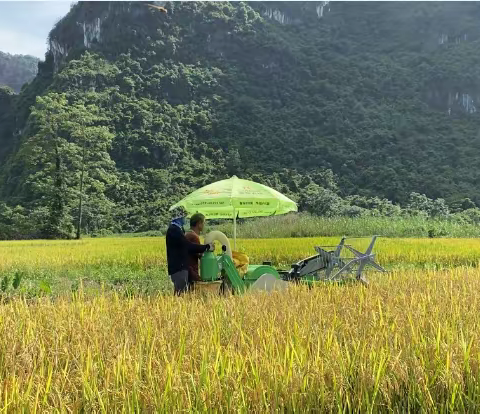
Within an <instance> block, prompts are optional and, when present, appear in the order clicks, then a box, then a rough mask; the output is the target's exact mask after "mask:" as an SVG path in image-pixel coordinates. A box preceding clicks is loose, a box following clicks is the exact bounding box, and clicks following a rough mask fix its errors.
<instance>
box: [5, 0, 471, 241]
mask: <svg viewBox="0 0 480 414" xmlns="http://www.w3.org/2000/svg"><path fill="white" fill-rule="evenodd" d="M152 6H155V7H152ZM479 21H480V5H479V3H476V2H465V3H462V2H425V3H424V2H331V3H328V2H264V3H262V2H251V3H249V2H231V3H230V2H181V3H180V2H150V3H148V2H80V3H78V4H76V5H75V6H73V7H72V9H71V11H70V12H69V13H68V15H66V16H65V17H64V18H63V19H62V20H61V21H60V22H58V23H57V25H56V26H55V27H54V28H53V29H52V31H51V33H50V35H49V44H50V48H49V52H48V53H47V55H46V57H45V61H44V62H41V63H40V64H39V72H38V74H37V76H36V78H35V79H34V80H33V82H32V83H31V84H29V85H28V86H27V87H25V88H24V90H23V91H22V93H21V94H20V95H19V96H13V95H11V94H10V93H8V91H6V90H0V107H2V108H6V109H4V110H3V111H2V112H1V113H0V117H1V120H0V140H1V141H0V161H1V163H0V165H1V167H0V173H1V184H0V185H1V188H0V197H1V199H2V200H3V201H4V203H5V204H4V205H3V207H2V208H3V212H0V221H2V220H3V222H4V223H6V224H5V226H7V225H9V224H10V225H11V223H13V222H15V223H17V225H16V227H17V230H16V231H18V232H23V233H25V232H34V233H35V232H39V234H42V235H53V236H59V235H70V234H72V233H73V231H74V225H75V223H76V222H77V214H78V204H79V193H80V188H81V184H80V183H81V181H82V180H81V177H82V176H83V177H84V180H83V186H82V191H84V192H85V200H84V203H83V221H82V228H83V230H84V231H91V230H92V229H95V230H98V229H110V230H115V231H139V230H148V229H155V228H159V226H161V225H163V223H164V220H165V212H166V210H167V208H168V206H169V205H171V204H172V203H173V202H174V201H176V200H178V199H179V198H180V197H181V196H183V195H185V194H186V193H187V192H188V191H190V190H192V189H194V188H197V187H198V186H201V185H204V184H206V183H209V182H211V181H213V180H217V179H222V178H225V177H227V176H230V175H232V174H236V175H238V176H241V177H244V178H252V179H254V180H258V181H262V182H264V183H266V184H268V185H271V186H274V187H276V188H277V189H278V190H280V191H282V192H284V193H286V194H288V195H289V196H291V197H292V198H295V199H296V200H298V201H299V204H300V208H301V209H307V210H311V211H314V212H316V213H319V214H332V213H333V212H339V211H352V210H351V207H352V206H353V207H356V209H355V208H354V209H353V211H355V212H356V213H355V214H357V213H358V211H360V210H361V209H362V208H375V209H376V210H382V211H383V210H385V211H393V210H394V209H393V206H392V204H391V203H389V202H387V201H386V200H383V201H382V200H381V199H384V198H386V199H389V200H391V201H393V202H394V203H399V204H401V205H404V206H405V205H407V204H408V205H412V203H415V202H416V201H415V200H417V201H418V196H416V195H413V196H412V195H411V193H412V192H416V193H421V194H426V196H428V197H431V198H445V199H446V201H447V203H448V204H449V205H450V207H452V206H456V207H455V208H458V206H461V205H465V206H468V207H471V206H473V205H474V204H473V203H472V201H469V200H467V201H465V200H464V199H465V198H467V197H468V198H469V199H471V200H473V202H475V203H477V204H479V203H480V190H479V187H478V182H479V178H480V168H479V167H480V154H479V151H478V150H479V148H480V135H479V131H480V129H479V127H480V117H479V114H478V112H477V106H478V105H479V100H480V87H479V86H480V84H479V83H480V76H478V73H477V72H479V71H480V66H479V65H478V61H479V59H480V53H479V48H480V25H479V24H478V22H479ZM355 194H356V195H358V196H354V195H355ZM372 197H375V198H372ZM412 197H413V198H412ZM415 197H417V199H416V198H415ZM412 200H413V201H412ZM462 200H463V201H462ZM439 203H440V204H441V205H442V206H443V204H442V203H443V202H439ZM440 204H439V205H440ZM372 206H373V207H372ZM442 208H443V207H442ZM442 208H440V210H442ZM349 209H350V210H349ZM392 209H393V210H392ZM349 214H350V213H349ZM352 214H353V213H352ZM24 218H25V219H24ZM33 222H34V223H35V225H34V227H35V228H34V229H33V230H32V223H33ZM18 223H20V224H18ZM22 225H23V226H24V227H23V228H22ZM19 228H20V230H18V229H19Z"/></svg>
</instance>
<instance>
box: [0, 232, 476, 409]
mask: <svg viewBox="0 0 480 414" xmlns="http://www.w3.org/2000/svg"><path fill="white" fill-rule="evenodd" d="M339 239H340V238H338V237H335V238H312V239H269V240H262V239H254V240H253V239H252V240H239V241H238V243H237V246H238V247H239V250H242V251H245V252H246V253H247V254H248V256H249V257H250V262H251V263H261V261H263V260H272V261H273V262H274V263H275V264H277V265H279V266H280V267H288V265H289V264H290V263H292V262H294V261H296V260H298V259H300V258H302V257H306V256H308V255H311V254H313V253H314V250H313V246H314V245H316V244H322V245H324V244H327V245H328V244H329V245H332V244H336V243H337V242H338V241H339ZM352 242H353V243H354V245H355V247H358V248H359V249H364V248H365V247H366V246H367V245H368V242H369V240H368V239H362V240H352ZM375 251H376V253H377V260H378V262H379V263H380V264H381V265H383V266H384V267H386V268H387V269H390V270H391V272H390V273H388V274H374V273H372V274H369V275H368V278H369V280H370V282H371V283H370V286H369V287H368V288H364V287H363V286H361V285H357V284H355V285H351V286H334V285H320V286H318V287H315V288H314V289H313V290H308V289H306V288H303V287H298V286H293V285H292V286H291V288H290V289H289V290H288V291H287V292H283V293H270V294H265V293H256V294H245V295H241V296H230V297H223V298H218V297H207V298H205V297H199V296H195V295H191V296H187V297H184V298H175V297H172V296H171V295H163V294H162V295H157V294H155V292H156V290H155V289H156V288H155V287H156V285H152V286H153V287H154V288H155V289H153V292H150V294H149V295H143V294H142V295H138V296H135V295H133V296H131V295H130V296H128V297H126V296H125V295H123V294H121V293H119V292H118V291H116V290H113V289H111V290H104V289H97V290H96V291H95V294H93V295H90V294H88V295H87V293H86V290H85V288H82V283H84V282H89V279H88V277H92V275H95V277H104V278H106V279H109V278H110V279H111V280H113V279H114V278H117V277H118V278H120V276H122V275H123V277H125V278H126V279H129V281H130V282H131V279H132V278H136V283H138V285H139V286H142V285H143V284H146V283H151V282H152V280H154V279H161V280H162V281H163V282H165V283H168V279H167V277H166V274H165V242H164V239H162V238H122V239H118V238H108V239H85V240H82V241H60V242H58V241H56V242H46V241H34V242H31V241H29V242H23V241H22V242H1V243H0V253H1V255H0V270H1V271H2V274H8V272H10V271H12V272H19V271H22V272H25V274H26V275H27V276H26V277H27V281H28V282H29V283H34V282H35V283H37V282H38V283H41V282H43V280H44V279H47V280H49V281H53V280H56V281H57V283H58V285H60V284H61V283H63V282H64V277H65V275H66V274H67V273H65V272H66V271H67V270H72V271H73V270H75V272H76V273H75V275H76V276H78V277H79V278H80V279H81V280H80V282H81V283H80V285H79V287H78V289H77V290H75V294H74V295H72V294H69V293H68V291H62V292H61V293H62V294H58V295H56V296H49V295H46V297H40V298H37V299H36V300H27V299H25V298H24V297H23V296H21V295H20V296H19V297H17V298H14V299H13V300H10V301H8V302H6V303H4V304H2V305H0V408H1V409H2V410H3V411H5V412H18V411H26V412H27V411H28V412H33V411H38V412H52V411H60V412H79V411H87V412H92V411H95V412H118V411H125V412H132V411H135V412H152V411H157V412H198V411H201V412H203V411H209V412H232V411H235V412H245V413H247V412H248V413H250V412H276V411H284V410H286V411H288V412H306V411H307V412H308V411H315V412H319V411H320V412H323V411H334V410H335V411H342V412H344V411H345V412H351V411H356V412H385V411H389V410H393V411H396V412H407V411H412V412H419V411H429V412H437V411H440V412H478V410H479V408H480V385H479V381H478V380H479V367H480V345H479V343H480V342H479V340H480V329H479V322H478V320H479V319H478V314H479V311H480V300H479V299H478V294H477V293H478V291H479V288H480V269H478V268H477V264H478V257H480V256H479V253H480V240H475V239H379V240H378V241H377V245H376V248H375ZM156 268H159V269H161V271H160V272H158V273H155V271H154V269H156ZM66 269H67V270H66ZM152 272H153V273H152ZM125 275H126V276H125ZM29 278H30V279H29ZM90 281H91V280H90ZM22 283H23V282H22ZM25 283H26V282H25ZM87 284H88V283H87ZM112 284H113V282H112ZM169 289H170V287H169V288H168V290H169ZM59 292H60V291H59ZM157 293H158V292H157ZM44 296H45V295H44Z"/></svg>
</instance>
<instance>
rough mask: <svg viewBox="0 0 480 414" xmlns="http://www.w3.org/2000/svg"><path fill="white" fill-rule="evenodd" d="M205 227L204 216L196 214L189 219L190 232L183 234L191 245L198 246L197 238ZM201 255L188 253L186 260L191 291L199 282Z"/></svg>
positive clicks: (198, 239) (198, 238) (198, 240)
mask: <svg viewBox="0 0 480 414" xmlns="http://www.w3.org/2000/svg"><path fill="white" fill-rule="evenodd" d="M204 225H205V216H204V215H203V214H201V213H196V214H194V215H193V216H192V217H190V230H189V231H188V232H187V233H186V234H185V237H186V238H187V240H188V241H189V242H191V243H195V244H200V237H198V236H199V235H200V234H201V233H202V231H203V227H204ZM200 256H201V254H199V253H190V255H189V258H188V284H189V286H190V288H191V289H193V288H194V287H195V283H196V282H199V281H200V280H201V279H200V274H199V273H198V260H199V259H200Z"/></svg>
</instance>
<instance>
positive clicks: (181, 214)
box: [172, 207, 188, 226]
mask: <svg viewBox="0 0 480 414" xmlns="http://www.w3.org/2000/svg"><path fill="white" fill-rule="evenodd" d="M187 214H188V213H187V210H185V208H183V207H176V208H174V209H173V210H172V222H175V223H177V224H180V225H181V226H183V225H185V218H186V217H187Z"/></svg>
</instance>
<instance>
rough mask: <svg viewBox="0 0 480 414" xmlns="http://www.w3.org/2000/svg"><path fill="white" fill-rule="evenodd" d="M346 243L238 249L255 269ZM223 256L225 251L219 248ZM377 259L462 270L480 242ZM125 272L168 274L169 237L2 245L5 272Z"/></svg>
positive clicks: (270, 243) (417, 247)
mask: <svg viewBox="0 0 480 414" xmlns="http://www.w3.org/2000/svg"><path fill="white" fill-rule="evenodd" d="M339 241H340V237H321V238H319V237H316V238H287V239H240V240H237V249H238V250H240V251H242V252H245V253H246V254H247V255H248V256H249V258H250V262H251V263H259V262H261V261H263V260H271V261H272V262H273V263H274V264H275V265H279V266H289V265H290V264H291V263H293V262H295V261H298V260H299V259H301V258H304V257H307V256H309V255H312V254H314V253H315V250H314V246H315V245H336V244H337V243H338V242H339ZM350 242H351V243H352V245H353V246H355V247H356V248H359V249H365V248H366V247H367V246H368V244H369V242H370V239H368V238H363V239H352V240H351V241H349V243H350ZM217 248H218V249H217V251H218V252H220V246H217ZM374 252H375V253H376V254H377V259H378V260H379V261H380V262H381V263H383V264H384V265H386V266H399V265H401V266H404V265H410V266H430V265H432V266H436V267H438V266H441V267H449V266H458V265H475V266H476V265H477V264H478V262H479V259H480V239H465V238H459V239H429V238H425V239H413V238H406V239H397V238H379V239H378V240H377V242H376V245H375V251H374ZM106 266H107V267H108V266H112V267H115V266H121V267H126V268H131V269H140V270H145V269H148V268H158V267H162V268H165V266H166V253H165V239H164V238H163V237H144V238H140V237H139V238H102V239H84V240H80V241H79V240H71V241H43V240H39V241H14V242H10V241H9V242H7V241H2V242H0V270H2V271H5V270H9V269H36V270H38V269H50V270H52V271H54V270H59V269H62V268H70V269H72V268H75V269H85V268H95V267H102V268H104V267H106Z"/></svg>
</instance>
